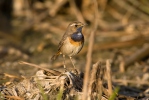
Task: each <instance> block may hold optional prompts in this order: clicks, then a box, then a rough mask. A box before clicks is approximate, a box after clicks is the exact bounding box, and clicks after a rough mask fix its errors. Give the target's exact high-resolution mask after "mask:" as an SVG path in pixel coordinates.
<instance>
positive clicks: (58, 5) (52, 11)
mask: <svg viewBox="0 0 149 100" xmlns="http://www.w3.org/2000/svg"><path fill="white" fill-rule="evenodd" d="M67 2H68V1H67V0H56V2H55V4H54V6H53V7H52V9H50V11H49V14H50V15H51V16H52V17H54V16H55V15H56V14H57V12H58V11H59V10H60V8H61V7H62V6H64V4H66V3H67Z"/></svg>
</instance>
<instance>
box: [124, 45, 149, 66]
mask: <svg viewBox="0 0 149 100" xmlns="http://www.w3.org/2000/svg"><path fill="white" fill-rule="evenodd" d="M147 55H149V44H146V45H145V46H144V47H143V48H141V49H139V50H137V51H136V52H134V54H132V55H131V56H130V57H127V59H125V61H124V64H125V67H126V68H127V66H129V65H130V64H132V63H134V62H135V61H139V60H141V59H142V58H144V57H145V56H147Z"/></svg>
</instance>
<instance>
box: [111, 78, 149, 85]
mask: <svg viewBox="0 0 149 100" xmlns="http://www.w3.org/2000/svg"><path fill="white" fill-rule="evenodd" d="M112 81H113V82H116V83H125V84H128V83H130V84H139V85H149V82H148V81H137V80H124V79H112Z"/></svg>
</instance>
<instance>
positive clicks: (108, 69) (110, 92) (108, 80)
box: [106, 60, 113, 96]
mask: <svg viewBox="0 0 149 100" xmlns="http://www.w3.org/2000/svg"><path fill="white" fill-rule="evenodd" d="M106 75H107V82H108V91H109V95H110V96H111V95H112V92H113V91H112V78H111V66H110V62H109V60H107V61H106Z"/></svg>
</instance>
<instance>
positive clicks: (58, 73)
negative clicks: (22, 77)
mask: <svg viewBox="0 0 149 100" xmlns="http://www.w3.org/2000/svg"><path fill="white" fill-rule="evenodd" d="M19 64H25V65H29V66H33V67H36V68H39V69H42V70H45V71H48V72H50V73H51V74H53V75H56V76H57V75H60V74H61V73H60V72H59V71H56V70H51V69H47V68H43V67H41V66H38V65H35V64H32V63H28V62H24V61H20V62H19Z"/></svg>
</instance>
